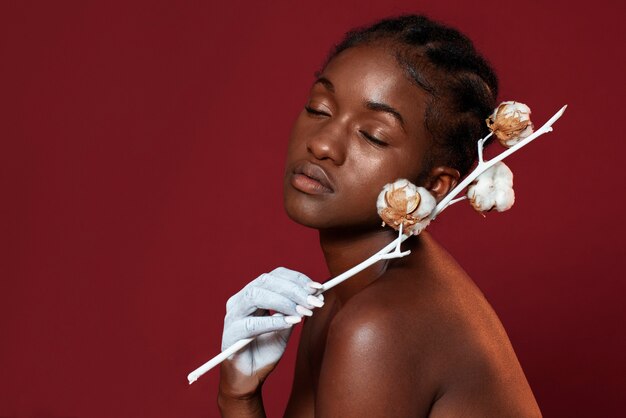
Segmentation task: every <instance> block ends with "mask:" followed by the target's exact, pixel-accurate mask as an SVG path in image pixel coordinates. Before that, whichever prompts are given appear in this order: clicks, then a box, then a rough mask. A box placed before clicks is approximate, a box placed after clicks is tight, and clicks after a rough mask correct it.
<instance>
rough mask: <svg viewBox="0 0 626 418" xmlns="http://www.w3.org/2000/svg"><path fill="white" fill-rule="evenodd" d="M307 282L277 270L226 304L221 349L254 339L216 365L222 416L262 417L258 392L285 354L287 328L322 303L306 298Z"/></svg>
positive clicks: (310, 290)
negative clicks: (218, 367)
mask: <svg viewBox="0 0 626 418" xmlns="http://www.w3.org/2000/svg"><path fill="white" fill-rule="evenodd" d="M312 283H313V282H312V281H311V279H309V278H308V277H306V276H305V275H303V274H301V273H298V272H295V271H292V270H288V269H285V268H278V269H276V270H274V271H272V272H271V273H268V274H263V275H261V276H260V277H258V278H257V279H255V280H253V281H252V282H250V283H249V284H248V285H246V286H245V287H244V288H243V289H242V290H241V291H240V292H238V293H237V294H235V295H234V296H233V297H231V298H230V299H229V300H228V302H227V303H226V317H225V318H224V334H223V337H222V350H224V349H225V348H227V347H229V346H230V345H232V344H233V343H235V342H236V341H238V340H240V339H243V338H250V337H256V339H255V340H254V341H253V342H252V343H250V344H249V345H248V346H246V347H244V348H243V349H242V350H241V351H239V352H238V353H237V354H235V355H233V356H232V357H231V358H230V359H228V360H227V361H225V362H223V363H222V366H221V373H220V384H219V395H218V405H219V408H220V411H221V413H222V415H223V416H224V417H264V416H265V411H264V409H263V400H262V396H261V388H262V386H263V383H264V381H265V379H266V378H267V376H268V375H269V374H270V373H271V372H272V370H274V367H276V364H277V363H278V361H279V360H280V358H281V357H282V355H283V353H284V351H285V347H286V345H287V340H288V339H289V336H290V334H291V327H292V326H293V324H294V323H297V322H300V320H301V316H302V315H303V314H310V309H313V308H314V307H315V306H314V305H316V306H320V305H321V304H322V302H321V300H319V299H317V298H315V297H314V296H312V293H314V292H315V288H314V287H312V286H311V284H312ZM312 298H313V299H315V300H314V301H313V300H312ZM270 311H275V312H276V314H274V315H271V316H270ZM285 315H287V316H285Z"/></svg>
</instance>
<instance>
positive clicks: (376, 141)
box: [359, 130, 389, 147]
mask: <svg viewBox="0 0 626 418" xmlns="http://www.w3.org/2000/svg"><path fill="white" fill-rule="evenodd" d="M359 133H360V134H361V135H363V137H364V138H365V139H366V140H368V141H369V142H371V143H372V144H374V145H376V146H378V147H386V146H387V145H389V144H387V143H386V142H385V141H382V140H380V139H378V138H376V137H375V136H372V135H370V134H368V133H367V132H365V131H361V130H360V131H359Z"/></svg>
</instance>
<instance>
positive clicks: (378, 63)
mask: <svg viewBox="0 0 626 418" xmlns="http://www.w3.org/2000/svg"><path fill="white" fill-rule="evenodd" d="M321 75H322V76H323V77H325V78H327V79H328V80H330V81H331V83H332V84H333V86H334V89H335V92H336V93H337V95H345V96H350V97H351V98H354V99H358V100H370V101H375V102H382V103H387V104H389V105H391V106H393V107H394V108H398V109H399V110H401V111H402V110H404V112H403V116H405V115H404V113H405V114H406V116H407V117H409V116H410V114H416V115H421V114H423V110H424V108H425V104H426V99H427V97H426V92H424V91H423V90H422V89H421V88H419V87H418V86H417V85H416V84H414V83H413V82H412V81H411V80H410V78H409V77H408V75H407V73H406V71H405V70H404V68H402V67H401V66H400V64H399V63H398V61H397V60H396V58H395V56H394V55H393V52H392V50H391V49H390V48H385V47H384V46H370V45H365V46H357V47H352V48H348V49H346V50H344V51H342V52H341V53H340V54H338V55H337V56H335V57H334V58H333V59H332V60H331V61H330V62H329V63H328V64H327V65H326V67H325V68H324V71H323V72H322V73H321Z"/></svg>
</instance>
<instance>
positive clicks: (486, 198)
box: [467, 162, 515, 212]
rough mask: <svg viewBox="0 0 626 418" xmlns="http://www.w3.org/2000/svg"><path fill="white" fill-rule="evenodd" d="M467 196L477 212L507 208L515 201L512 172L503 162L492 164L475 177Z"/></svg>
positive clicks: (500, 210) (502, 210) (499, 210)
mask: <svg viewBox="0 0 626 418" xmlns="http://www.w3.org/2000/svg"><path fill="white" fill-rule="evenodd" d="M467 197H468V198H469V199H470V204H471V205H472V207H473V208H474V209H476V210H477V211H479V212H486V211H490V210H492V209H496V210H497V211H498V212H504V211H505V210H509V209H510V208H511V207H512V206H513V203H514V202H515V192H514V191H513V172H512V171H511V170H510V169H509V167H507V166H506V164H504V163H503V162H498V163H496V164H494V165H493V166H492V167H490V168H489V169H488V170H486V171H485V172H483V173H481V174H480V175H479V176H478V177H477V178H476V180H475V181H474V183H473V184H472V185H471V186H470V187H469V188H468V189H467Z"/></svg>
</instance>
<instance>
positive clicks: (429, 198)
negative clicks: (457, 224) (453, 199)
mask: <svg viewBox="0 0 626 418" xmlns="http://www.w3.org/2000/svg"><path fill="white" fill-rule="evenodd" d="M417 192H418V193H419V194H420V196H421V202H420V204H419V206H418V207H417V210H416V211H415V212H413V213H411V215H413V216H415V217H416V218H418V219H424V218H425V217H427V216H428V215H430V213H431V212H432V211H433V209H435V206H437V201H436V200H435V197H434V196H433V195H432V194H431V193H430V192H429V191H428V190H427V189H425V188H423V187H418V188H417Z"/></svg>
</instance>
